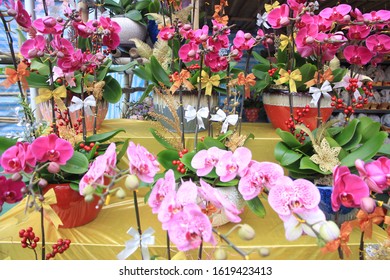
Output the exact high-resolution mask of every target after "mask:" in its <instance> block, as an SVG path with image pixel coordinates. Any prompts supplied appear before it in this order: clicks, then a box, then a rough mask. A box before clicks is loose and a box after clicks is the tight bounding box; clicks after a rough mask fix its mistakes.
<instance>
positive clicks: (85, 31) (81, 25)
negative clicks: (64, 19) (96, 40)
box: [72, 21, 93, 38]
mask: <svg viewBox="0 0 390 280" xmlns="http://www.w3.org/2000/svg"><path fill="white" fill-rule="evenodd" d="M72 26H73V28H74V29H75V31H76V33H77V34H78V35H79V36H81V37H83V38H88V37H90V36H91V35H92V34H93V29H92V28H91V27H90V26H88V25H87V24H86V23H85V22H82V21H73V22H72Z"/></svg>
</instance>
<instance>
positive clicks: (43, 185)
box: [38, 178, 49, 188]
mask: <svg viewBox="0 0 390 280" xmlns="http://www.w3.org/2000/svg"><path fill="white" fill-rule="evenodd" d="M48 184H49V183H48V182H47V181H46V180H45V179H43V178H41V179H39V181H38V187H40V188H45V187H46V186H47V185H48Z"/></svg>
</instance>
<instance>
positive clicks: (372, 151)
mask: <svg viewBox="0 0 390 280" xmlns="http://www.w3.org/2000/svg"><path fill="white" fill-rule="evenodd" d="M387 136H388V135H387V133H386V132H384V131H381V132H378V133H377V135H373V136H372V137H371V138H370V139H369V140H368V141H367V142H365V143H364V144H363V145H361V146H360V147H359V148H358V149H356V150H355V151H353V153H350V154H349V155H348V156H346V157H345V158H343V159H342V160H341V165H345V166H348V167H351V166H354V165H355V160H357V159H361V160H363V161H367V160H369V159H372V157H374V156H375V155H376V154H377V153H378V151H379V150H380V148H381V147H382V145H383V143H384V141H385V139H386V138H387Z"/></svg>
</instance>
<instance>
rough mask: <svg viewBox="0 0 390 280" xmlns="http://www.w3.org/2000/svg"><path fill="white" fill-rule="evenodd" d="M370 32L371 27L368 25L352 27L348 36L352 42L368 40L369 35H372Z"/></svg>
mask: <svg viewBox="0 0 390 280" xmlns="http://www.w3.org/2000/svg"><path fill="white" fill-rule="evenodd" d="M370 32H371V29H370V27H368V26H366V25H352V26H351V27H349V29H348V34H347V35H348V38H349V39H350V40H363V39H364V38H367V36H368V35H370ZM370 50H371V49H370ZM371 51H372V50H371Z"/></svg>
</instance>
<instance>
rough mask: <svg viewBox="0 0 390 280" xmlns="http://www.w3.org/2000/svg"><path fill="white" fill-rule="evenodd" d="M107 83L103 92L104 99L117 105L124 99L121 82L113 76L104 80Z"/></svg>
mask: <svg viewBox="0 0 390 280" xmlns="http://www.w3.org/2000/svg"><path fill="white" fill-rule="evenodd" d="M104 81H105V82H106V84H105V86H104V90H103V98H104V99H105V100H106V101H107V102H109V103H112V104H115V103H117V102H118V101H119V100H120V99H121V97H122V87H121V85H120V84H119V82H118V81H117V80H116V79H114V78H113V77H111V76H109V75H108V76H106V77H105V78H104Z"/></svg>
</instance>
